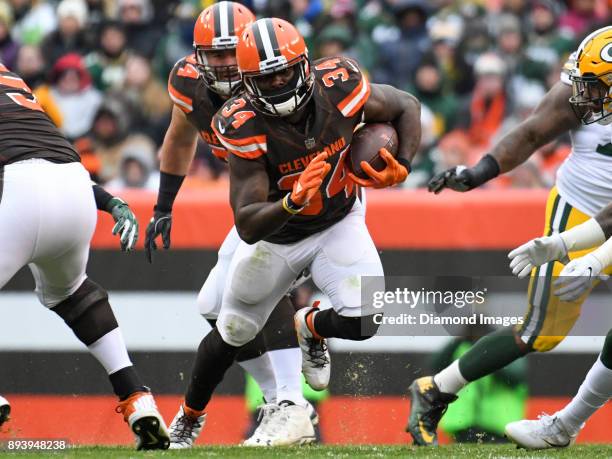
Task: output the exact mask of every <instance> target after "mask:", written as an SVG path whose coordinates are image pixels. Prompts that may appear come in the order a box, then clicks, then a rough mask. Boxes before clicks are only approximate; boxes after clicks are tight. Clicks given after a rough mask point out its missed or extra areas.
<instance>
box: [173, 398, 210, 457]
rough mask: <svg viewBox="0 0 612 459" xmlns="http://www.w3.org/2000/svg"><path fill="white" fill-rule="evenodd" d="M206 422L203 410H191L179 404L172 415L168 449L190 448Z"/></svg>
mask: <svg viewBox="0 0 612 459" xmlns="http://www.w3.org/2000/svg"><path fill="white" fill-rule="evenodd" d="M205 422H206V414H205V413H204V411H203V410H202V411H196V410H192V409H191V408H189V407H186V406H185V405H183V404H181V407H180V408H179V411H178V413H176V416H174V419H173V420H172V424H170V427H169V428H168V430H169V431H170V449H185V448H191V447H192V446H193V444H194V443H195V441H196V439H197V438H198V436H199V435H200V432H202V429H203V428H204V424H205Z"/></svg>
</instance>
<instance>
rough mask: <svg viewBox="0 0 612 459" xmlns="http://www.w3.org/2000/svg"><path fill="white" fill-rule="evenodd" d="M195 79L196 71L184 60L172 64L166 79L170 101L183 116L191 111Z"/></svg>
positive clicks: (195, 84) (196, 80) (196, 81)
mask: <svg viewBox="0 0 612 459" xmlns="http://www.w3.org/2000/svg"><path fill="white" fill-rule="evenodd" d="M190 66H191V67H190ZM197 78H198V77H197V70H196V69H195V67H193V64H191V63H189V62H188V61H187V60H186V59H181V60H180V61H178V62H177V63H176V64H174V67H173V68H172V71H171V72H170V75H169V77H168V95H169V96H170V100H172V103H173V104H174V105H175V106H177V107H178V108H179V109H181V111H183V112H184V113H185V114H189V113H191V112H192V111H193V94H195V89H196V86H197V83H198V79H197Z"/></svg>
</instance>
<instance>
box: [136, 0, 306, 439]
mask: <svg viewBox="0 0 612 459" xmlns="http://www.w3.org/2000/svg"><path fill="white" fill-rule="evenodd" d="M253 21H255V16H254V15H253V13H251V11H250V10H249V9H248V8H246V7H245V6H244V5H240V4H238V3H235V2H219V3H215V4H214V5H211V6H210V7H208V8H206V9H204V10H203V11H202V12H201V13H200V15H199V17H198V19H197V21H196V24H195V26H194V48H195V53H194V54H192V55H190V56H186V57H184V58H183V59H180V60H179V61H178V62H177V63H176V64H175V66H174V68H173V69H172V71H171V73H170V76H169V79H168V93H169V95H170V98H171V99H172V101H173V102H174V108H173V112H172V119H171V123H170V126H169V128H168V131H167V132H166V136H165V138H164V143H163V145H162V147H161V151H160V156H161V166H160V169H161V171H160V187H159V192H158V197H157V204H156V205H155V208H154V215H153V218H152V219H151V222H150V223H149V225H148V227H147V231H146V240H145V250H146V253H147V257H148V259H149V261H152V252H153V251H154V250H155V249H156V243H155V239H156V238H157V237H158V236H161V239H162V242H163V247H164V248H166V249H168V248H169V247H170V233H171V228H172V207H173V204H174V200H175V198H176V196H177V194H178V192H179V190H180V188H181V185H182V183H183V180H184V178H185V175H186V174H187V172H188V170H189V167H190V165H191V162H192V160H193V157H194V153H195V149H196V142H197V138H198V135H199V136H200V137H201V138H202V139H203V140H204V141H205V142H207V143H208V145H209V146H210V148H211V151H212V153H213V154H214V155H215V156H216V157H218V158H219V159H220V160H222V161H226V160H227V150H226V149H225V147H224V146H223V145H222V144H221V143H220V142H219V139H218V138H217V136H216V134H215V133H214V132H213V130H212V129H211V127H210V123H211V120H212V117H213V116H214V114H215V113H216V111H217V110H218V109H219V108H221V106H222V105H223V103H224V102H225V101H226V100H227V99H229V98H230V97H231V96H232V95H234V94H236V93H237V92H239V91H240V90H241V87H242V83H241V81H240V75H239V73H238V67H237V65H236V45H237V44H238V41H239V37H240V34H241V33H242V32H243V31H244V29H245V28H246V27H247V26H248V25H249V24H250V23H251V22H253ZM211 217H212V216H211ZM239 241H240V238H239V236H238V233H237V232H236V229H235V228H232V229H231V230H230V232H229V234H228V235H227V237H226V238H225V240H224V242H223V244H222V245H221V248H220V249H219V255H218V260H217V264H216V265H215V267H214V268H213V269H212V270H211V272H210V273H209V275H208V277H207V278H206V281H205V282H204V285H203V286H202V288H201V290H200V293H199V295H198V298H197V304H198V309H199V311H200V313H201V314H202V316H204V317H205V318H206V319H207V321H208V322H209V323H210V324H211V325H212V326H213V327H214V325H215V322H216V320H217V316H218V314H219V309H220V308H221V297H222V295H223V289H224V284H225V279H226V276H227V270H228V268H229V264H230V262H231V260H232V257H233V255H234V252H235V250H236V247H237V246H238V243H239ZM293 314H294V309H293V306H292V304H291V301H290V300H289V298H288V297H287V296H285V297H283V298H282V299H281V300H280V302H279V304H278V306H277V307H276V308H275V310H274V312H273V314H272V315H271V317H270V319H269V320H268V322H267V323H266V326H265V327H264V330H262V333H260V334H258V336H257V338H256V339H255V340H253V341H252V342H250V343H249V344H248V345H247V346H244V347H243V348H242V349H241V351H240V353H239V354H238V356H237V358H236V361H237V362H238V364H239V365H240V366H241V367H242V368H244V369H245V370H246V371H248V372H249V373H250V374H251V375H252V376H253V377H254V378H255V380H256V381H257V382H258V384H259V385H260V387H261V388H262V391H263V393H264V397H265V399H266V402H267V404H268V405H270V407H268V408H266V409H264V410H263V411H262V413H263V416H262V418H261V422H260V427H259V428H258V429H256V431H255V433H254V435H253V437H252V439H250V440H254V439H256V438H258V436H260V435H261V434H262V430H265V427H266V426H268V424H269V423H268V419H267V417H268V414H269V413H270V412H271V407H273V406H274V402H275V401H276V399H277V398H279V397H280V398H279V399H280V400H284V399H285V398H287V397H291V398H292V399H296V400H298V401H299V402H300V403H301V404H303V405H305V406H307V408H308V410H309V412H310V415H311V417H312V419H313V422H315V423H316V422H317V415H316V413H315V411H314V408H312V406H311V405H310V404H309V403H308V402H307V401H306V400H305V399H304V398H303V396H302V380H301V369H300V350H299V347H298V343H297V337H296V335H295V332H294V331H293V328H292V324H293ZM191 397H193V398H195V399H199V395H198V393H197V392H193V393H192V394H191V396H190V398H188V399H187V400H185V403H184V404H183V405H182V406H181V409H180V415H179V416H178V418H177V419H175V421H174V422H173V423H172V424H171V426H170V435H171V437H172V444H171V447H172V448H181V447H183V448H187V447H190V446H191V435H189V432H190V431H191V432H196V431H198V430H199V429H201V428H202V426H203V423H204V419H205V418H204V417H203V416H202V415H201V414H199V413H198V412H194V411H193V410H191V409H190V406H191V405H190V402H191ZM176 426H180V429H177V428H176Z"/></svg>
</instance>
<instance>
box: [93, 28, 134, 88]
mask: <svg viewBox="0 0 612 459" xmlns="http://www.w3.org/2000/svg"><path fill="white" fill-rule="evenodd" d="M126 46H127V38H126V35H125V31H124V30H123V26H122V25H121V24H120V23H118V22H107V23H105V24H104V25H103V26H102V29H101V30H100V37H99V42H98V45H97V46H95V51H93V52H91V53H89V54H88V55H87V56H86V58H85V63H86V65H87V69H88V70H89V72H90V73H91V76H92V79H93V82H94V85H95V86H96V88H98V89H100V90H102V91H105V90H107V89H112V88H115V89H117V88H120V87H121V86H122V85H123V81H124V79H125V63H126V61H127V58H128V52H127V50H126Z"/></svg>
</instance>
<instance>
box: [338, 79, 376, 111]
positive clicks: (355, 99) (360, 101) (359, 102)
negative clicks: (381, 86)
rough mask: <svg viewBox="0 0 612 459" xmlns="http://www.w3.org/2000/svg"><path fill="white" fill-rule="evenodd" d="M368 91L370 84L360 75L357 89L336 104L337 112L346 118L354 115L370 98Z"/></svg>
mask: <svg viewBox="0 0 612 459" xmlns="http://www.w3.org/2000/svg"><path fill="white" fill-rule="evenodd" d="M370 90H371V89H370V83H369V82H368V80H367V78H366V77H365V75H362V76H361V81H360V82H359V84H358V85H357V87H356V88H355V89H353V91H352V92H351V93H350V94H349V95H348V96H346V97H345V98H344V100H343V101H342V102H340V103H339V104H338V110H340V111H341V112H342V114H343V115H344V116H345V117H347V118H350V117H351V116H353V115H355V113H357V112H358V111H359V110H360V109H361V108H362V107H363V105H364V104H365V103H366V101H367V100H368V97H370Z"/></svg>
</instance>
